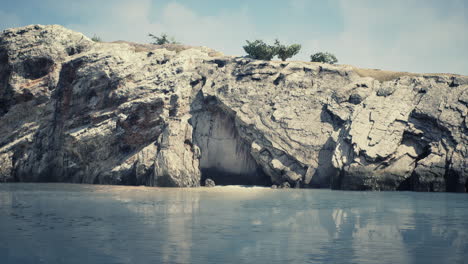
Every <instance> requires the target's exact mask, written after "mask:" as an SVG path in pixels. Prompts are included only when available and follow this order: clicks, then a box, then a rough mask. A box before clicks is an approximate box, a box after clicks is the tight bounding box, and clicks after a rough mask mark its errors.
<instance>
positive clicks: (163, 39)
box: [148, 33, 179, 45]
mask: <svg viewBox="0 0 468 264" xmlns="http://www.w3.org/2000/svg"><path fill="white" fill-rule="evenodd" d="M148 36H150V37H151V38H153V40H154V41H153V42H151V44H155V45H164V44H179V43H178V42H177V41H176V40H175V39H174V37H169V36H168V35H167V34H165V33H163V34H161V36H159V37H158V36H156V35H153V34H151V33H150V34H148Z"/></svg>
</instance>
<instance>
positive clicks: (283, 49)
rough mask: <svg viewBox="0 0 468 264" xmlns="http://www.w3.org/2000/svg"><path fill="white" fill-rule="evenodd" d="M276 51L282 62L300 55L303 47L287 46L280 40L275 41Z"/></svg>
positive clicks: (297, 45)
mask: <svg viewBox="0 0 468 264" xmlns="http://www.w3.org/2000/svg"><path fill="white" fill-rule="evenodd" d="M275 49H276V55H278V58H280V59H281V60H282V61H285V60H286V59H289V58H291V57H292V56H294V55H296V54H297V53H299V51H300V50H301V45H299V44H292V45H290V46H286V45H283V44H281V43H280V42H279V40H275Z"/></svg>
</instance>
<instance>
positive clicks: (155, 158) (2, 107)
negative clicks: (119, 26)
mask: <svg viewBox="0 0 468 264" xmlns="http://www.w3.org/2000/svg"><path fill="white" fill-rule="evenodd" d="M390 75H391V76H392V77H391V78H387V77H385V78H384V77H382V76H390ZM467 109H468V77H465V76H458V75H447V74H446V75H442V74H439V75H416V74H405V73H398V74H396V73H392V74H388V73H387V72H378V74H376V71H375V70H373V71H366V70H363V69H356V68H353V67H351V66H340V65H325V64H320V63H309V62H276V61H272V62H266V61H256V60H251V59H246V58H241V57H227V56H223V55H222V54H219V53H217V52H215V51H213V50H210V49H208V48H204V47H188V46H177V45H173V46H171V45H169V46H168V45H166V46H156V45H149V44H147V45H142V44H134V43H128V42H118V43H95V42H93V41H91V40H90V39H88V38H87V37H85V36H84V35H82V34H80V33H77V32H73V31H70V30H67V29H65V28H63V27H61V26H41V25H34V26H28V27H23V28H16V29H10V30H6V31H4V32H3V33H2V34H1V35H0V182H1V181H3V182H5V181H33V182H34V181H60V182H75V183H100V184H129V185H149V186H174V187H192V186H200V183H201V182H204V180H205V179H208V178H210V179H213V180H214V181H215V182H216V183H217V184H258V185H265V186H271V185H272V184H274V185H278V186H295V187H298V186H300V187H317V188H335V189H349V190H416V191H454V192H465V191H466V188H467V178H468V158H467V157H468V133H467V131H468V125H467V124H468V117H467V116H468V113H467V111H468V110H467Z"/></svg>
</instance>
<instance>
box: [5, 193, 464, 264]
mask: <svg viewBox="0 0 468 264" xmlns="http://www.w3.org/2000/svg"><path fill="white" fill-rule="evenodd" d="M0 263H2V264H9V263H79V264H82V263H269V264H271V263H392V264H394V263H468V195H467V194H450V193H411V192H343V191H330V190H272V189H265V188H242V187H215V188H212V189H209V188H197V189H161V188H147V187H116V186H94V185H73V184H0Z"/></svg>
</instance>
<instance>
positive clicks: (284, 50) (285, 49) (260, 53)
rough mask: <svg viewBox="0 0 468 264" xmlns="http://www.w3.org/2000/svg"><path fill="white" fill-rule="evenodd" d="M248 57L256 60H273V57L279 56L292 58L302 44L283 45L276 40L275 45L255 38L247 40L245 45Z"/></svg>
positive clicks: (283, 58) (282, 58)
mask: <svg viewBox="0 0 468 264" xmlns="http://www.w3.org/2000/svg"><path fill="white" fill-rule="evenodd" d="M243 48H244V50H245V52H246V53H247V54H248V57H250V58H252V59H256V60H271V59H273V57H275V56H278V58H280V59H281V60H282V61H285V60H286V59H289V58H291V57H292V56H294V55H296V54H297V53H299V50H301V45H299V44H293V45H290V46H287V45H283V44H281V43H280V42H279V40H275V44H274V45H268V44H266V43H265V42H263V40H255V41H253V42H250V41H248V40H247V45H245V46H244V47H243Z"/></svg>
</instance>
